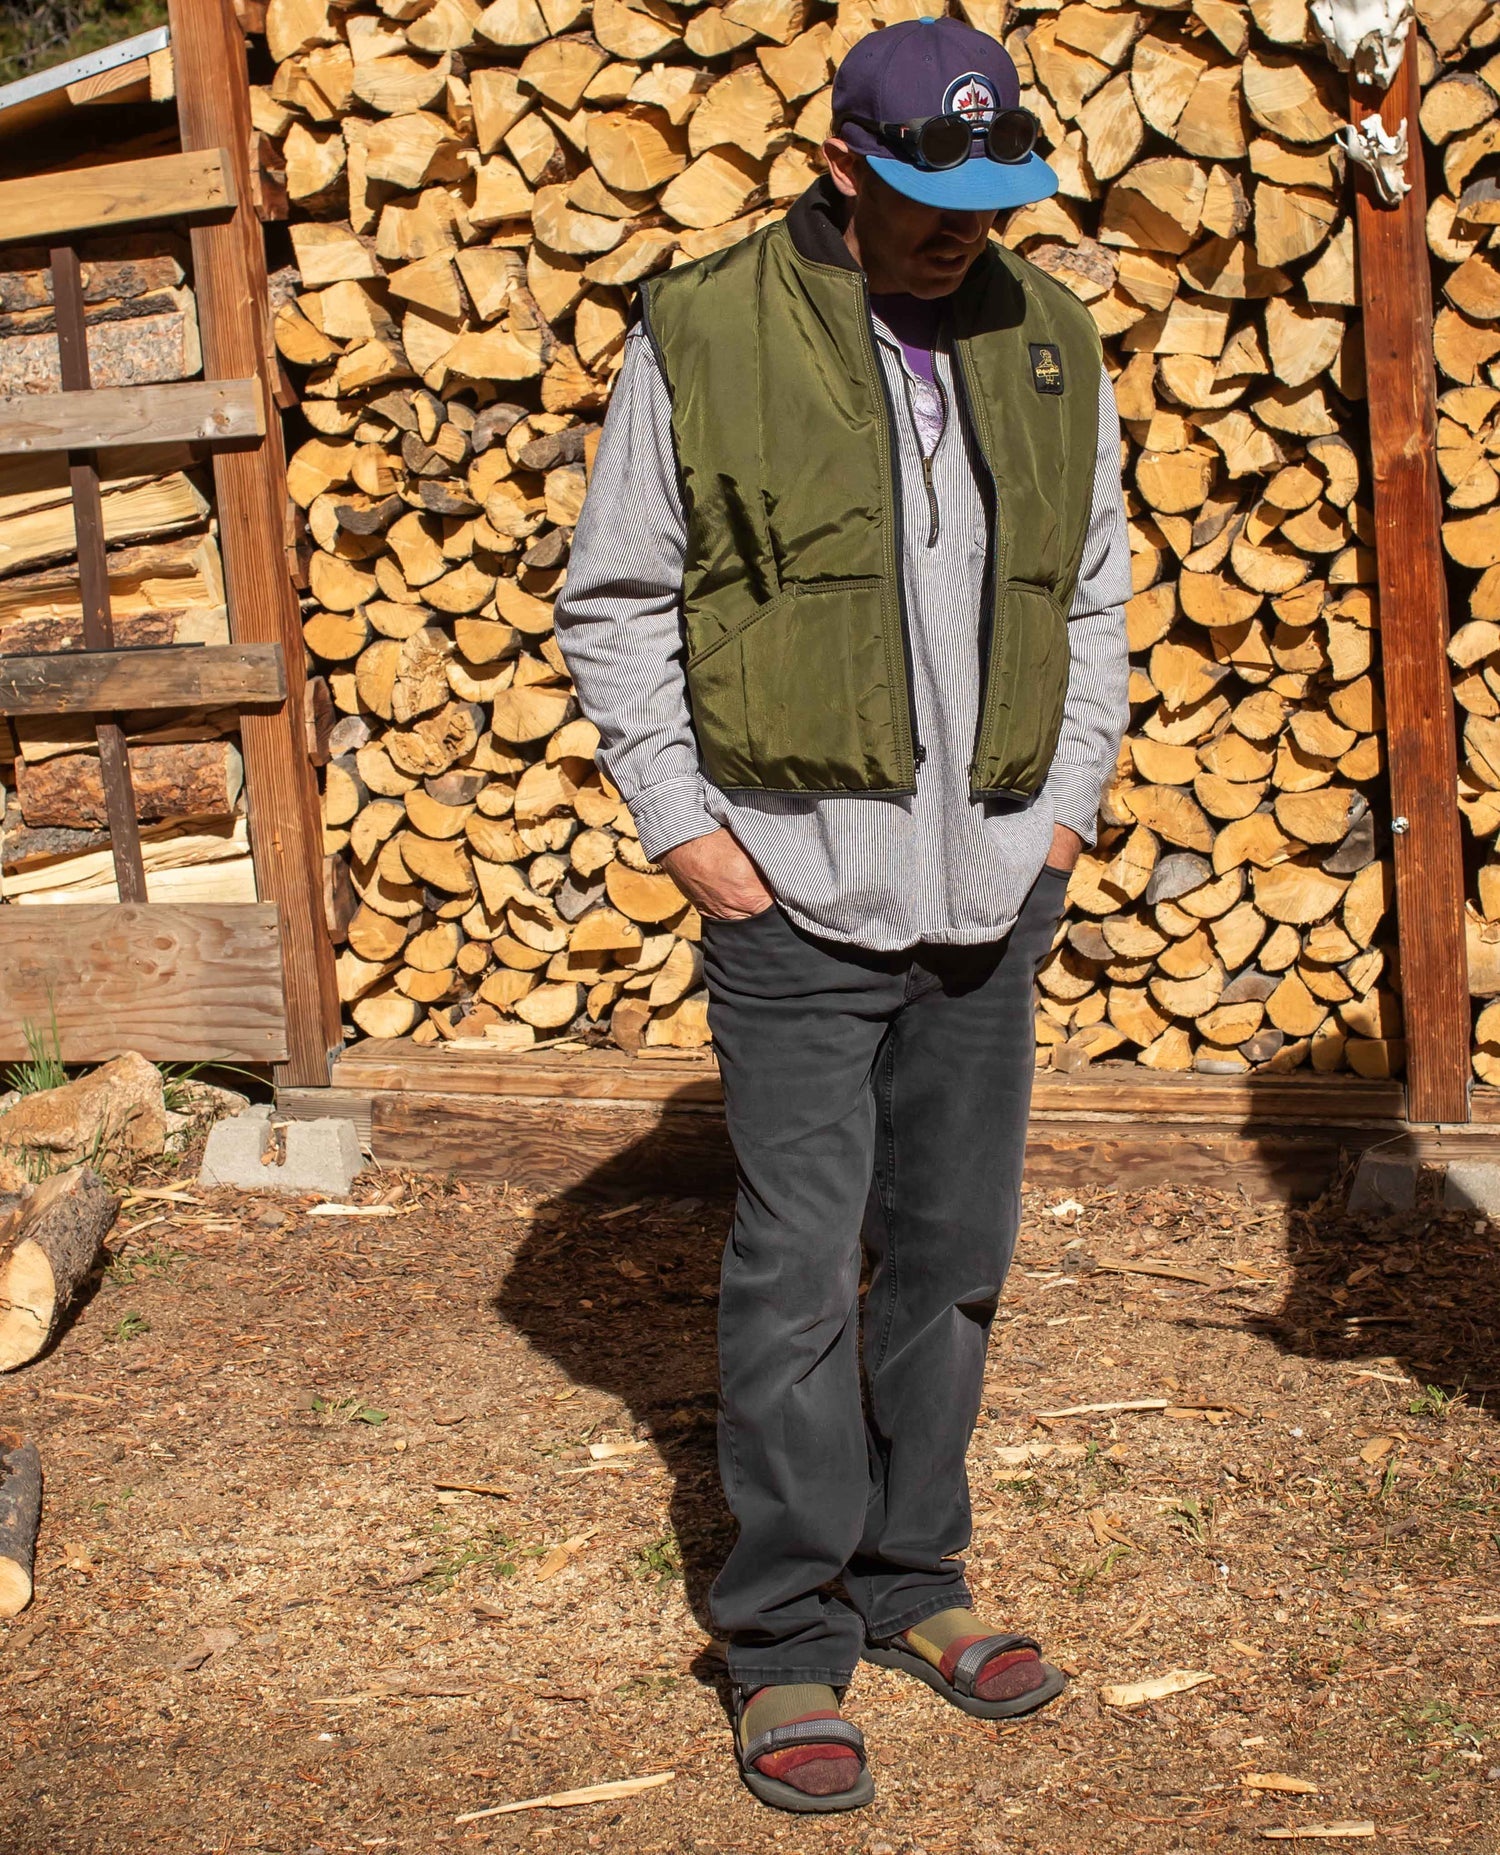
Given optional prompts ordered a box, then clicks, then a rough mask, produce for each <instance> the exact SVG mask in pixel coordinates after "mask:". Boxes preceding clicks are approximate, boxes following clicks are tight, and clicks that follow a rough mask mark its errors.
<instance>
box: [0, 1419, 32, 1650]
mask: <svg viewBox="0 0 1500 1855" xmlns="http://www.w3.org/2000/svg"><path fill="white" fill-rule="evenodd" d="M41 1521H42V1459H41V1457H40V1456H39V1455H38V1454H37V1450H36V1444H35V1443H28V1442H27V1441H26V1440H25V1438H24V1437H22V1436H21V1435H19V1434H18V1433H17V1432H16V1431H15V1430H0V1617H16V1616H19V1615H20V1614H21V1612H22V1611H23V1610H24V1609H25V1608H26V1606H27V1605H28V1604H29V1603H30V1602H31V1592H32V1573H33V1572H34V1571H35V1569H36V1535H37V1528H38V1527H39V1526H40V1525H41Z"/></svg>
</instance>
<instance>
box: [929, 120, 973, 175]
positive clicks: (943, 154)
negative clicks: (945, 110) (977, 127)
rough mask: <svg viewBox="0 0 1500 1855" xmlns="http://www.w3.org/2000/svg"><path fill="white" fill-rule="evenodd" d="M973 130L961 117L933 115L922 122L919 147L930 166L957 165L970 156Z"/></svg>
mask: <svg viewBox="0 0 1500 1855" xmlns="http://www.w3.org/2000/svg"><path fill="white" fill-rule="evenodd" d="M972 139H973V131H972V130H971V129H970V127H969V125H968V124H967V123H966V122H964V121H963V120H962V119H961V118H957V117H953V116H931V117H929V118H928V119H927V121H926V122H924V123H923V124H922V132H921V135H920V136H919V138H918V142H917V148H918V152H919V153H920V155H921V157H922V159H923V161H925V162H926V164H927V166H928V167H937V168H943V167H957V166H958V164H959V163H960V162H961V161H966V160H968V158H969V147H970V144H971V142H972Z"/></svg>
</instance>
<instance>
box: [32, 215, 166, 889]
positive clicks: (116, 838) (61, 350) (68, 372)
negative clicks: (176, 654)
mask: <svg viewBox="0 0 1500 1855" xmlns="http://www.w3.org/2000/svg"><path fill="white" fill-rule="evenodd" d="M51 263H52V305H53V315H54V317H55V319H56V322H57V357H58V369H59V372H60V373H61V375H62V383H63V388H64V390H65V391H67V392H75V393H79V394H85V393H87V392H88V390H89V347H88V332H87V328H86V326H85V316H84V306H83V275H82V272H81V270H80V268H79V263H78V253H77V251H76V250H75V249H74V247H73V246H72V245H57V246H55V247H54V248H53V250H52V253H51ZM68 478H69V483H70V486H71V488H72V492H73V532H74V535H75V536H76V538H77V543H78V592H79V599H80V601H81V602H82V606H83V636H84V642H85V643H86V644H87V645H88V647H89V649H90V650H110V649H111V648H112V647H113V645H114V641H115V634H114V625H113V622H112V620H111V617H110V606H109V562H108V558H107V555H106V551H105V545H104V506H103V503H102V501H101V499H100V495H99V471H98V467H97V465H96V462H95V459H94V454H93V452H92V451H87V450H80V451H71V450H70V451H69V452H68ZM94 732H95V736H96V738H97V740H98V742H99V766H100V771H101V774H102V776H103V781H104V800H105V807H106V811H107V813H108V817H109V838H110V849H111V851H112V852H113V855H114V862H115V887H116V890H117V891H118V893H119V897H120V900H121V901H122V902H144V901H145V899H146V869H145V865H144V864H143V863H142V861H141V833H140V826H139V825H138V824H137V822H136V816H135V793H134V791H133V789H132V787H131V783H130V760H129V756H128V755H127V753H126V751H125V732H124V729H123V728H122V727H121V726H120V723H119V718H118V717H110V716H104V717H101V718H100V721H99V723H98V726H97V727H96V729H95V731H94Z"/></svg>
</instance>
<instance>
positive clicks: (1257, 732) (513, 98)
mask: <svg viewBox="0 0 1500 1855" xmlns="http://www.w3.org/2000/svg"><path fill="white" fill-rule="evenodd" d="M933 10H936V9H935V8H934V5H933V0H842V4H840V5H839V6H838V7H837V9H836V10H835V9H834V8H833V7H832V6H830V5H828V4H824V3H823V0H727V4H723V5H719V4H713V3H711V0H710V3H709V4H699V5H696V6H695V5H693V4H691V3H690V0H689V3H687V4H675V3H669V0H629V3H627V0H593V4H592V6H590V5H588V4H586V0H494V4H492V5H490V6H488V7H487V8H485V9H484V10H482V11H481V10H480V8H479V6H478V5H477V4H476V0H380V3H379V5H378V6H377V5H376V4H375V3H374V0H365V3H364V4H360V5H357V6H348V7H345V6H339V7H332V6H330V5H329V3H328V0H271V5H270V6H269V8H268V13H267V34H268V40H269V49H270V52H271V54H272V57H273V58H274V60H275V61H276V62H275V75H274V78H273V79H272V81H271V82H270V83H269V84H267V85H265V86H263V87H261V88H260V89H259V90H258V91H257V92H256V94H255V98H254V114H255V121H256V126H257V130H258V132H259V135H260V137H261V146H262V150H263V161H264V162H265V163H266V164H267V166H268V168H269V169H270V170H271V172H270V175H269V180H268V185H269V186H272V187H275V186H281V185H284V188H285V192H286V194H287V196H288V197H289V199H290V201H291V218H292V224H291V226H290V241H291V252H292V255H293V257H294V259H295V270H294V271H291V272H289V273H288V275H287V277H286V278H285V279H284V280H283V282H284V283H286V284H289V285H290V286H291V288H289V289H288V290H287V293H286V300H285V301H284V302H283V303H282V304H281V307H280V308H279V310H278V313H277V318H276V338H277V341H278V344H279V346H280V348H281V352H282V354H283V356H284V357H285V358H286V360H287V361H288V362H289V363H291V364H292V366H293V368H294V369H295V371H296V378H297V380H298V383H299V388H300V393H301V413H302V417H303V419H304V420H305V422H306V426H307V427H308V428H310V429H309V430H308V432H307V433H306V435H305V441H304V442H301V443H300V444H297V445H294V447H293V457H292V462H291V490H292V495H293V498H294V500H295V501H296V503H297V504H298V505H299V507H300V508H301V510H302V511H303V512H304V517H305V529H306V539H307V543H308V549H309V559H308V572H307V604H306V614H305V617H306V636H307V640H308V644H309V647H310V649H311V650H312V652H313V654H314V656H315V657H316V658H317V659H318V660H319V662H320V664H321V666H322V668H323V670H324V672H325V674H326V675H327V678H328V682H329V684H330V687H331V691H332V695H333V700H334V704H335V706H336V708H337V709H338V711H340V714H339V719H338V720H337V722H336V724H335V726H334V730H333V737H332V740H331V741H330V744H329V745H330V750H331V753H332V758H331V760H330V763H329V766H328V769H327V775H326V780H325V790H324V806H325V822H326V827H327V832H328V844H329V849H330V851H331V852H332V853H334V854H337V855H340V856H343V857H346V858H347V860H348V868H349V872H350V876H351V878H352V883H353V888H354V890H355V891H356V892H357V895H358V898H359V906H358V909H357V911H356V912H355V913H354V914H353V916H352V918H351V919H350V920H349V922H348V927H347V945H346V946H345V947H344V950H343V952H342V954H341V956H340V974H341V982H342V987H343V995H344V997H345V999H346V1001H347V1003H348V1006H349V1009H350V1012H351V1015H352V1018H353V1021H354V1024H355V1025H356V1026H357V1027H358V1029H359V1030H360V1031H362V1032H364V1033H365V1034H367V1035H370V1036H376V1037H385V1036H392V1035H403V1034H408V1033H409V1034H412V1035H414V1036H416V1037H418V1038H420V1039H423V1040H433V1039H437V1038H443V1039H449V1038H460V1039H463V1038H484V1039H486V1040H487V1041H490V1042H492V1043H498V1044H500V1045H501V1046H502V1047H507V1048H520V1047H526V1046H528V1045H530V1044H532V1043H534V1042H535V1041H538V1040H546V1039H552V1038H558V1037H573V1038H578V1037H583V1038H584V1039H585V1040H587V1039H589V1038H593V1037H602V1036H604V1035H606V1034H607V1035H611V1036H612V1037H613V1039H614V1041H615V1042H616V1043H618V1044H620V1045H621V1046H623V1047H625V1048H627V1049H635V1048H638V1047H639V1046H640V1045H641V1044H642V1043H644V1044H646V1045H648V1046H650V1045H657V1044H662V1045H675V1046H692V1045H694V1044H697V1043H701V1042H703V1041H705V1040H706V1038H707V1027H706V1020H705V1011H704V998H703V993H702V989H701V979H700V967H699V960H698V955H697V949H696V946H695V944H694V943H695V942H696V940H697V938H698V922H697V920H696V917H695V915H694V912H693V910H692V909H691V908H689V907H688V906H687V905H686V902H685V900H684V898H683V897H682V896H681V895H680V893H679V892H678V891H677V890H676V888H675V887H674V885H673V884H672V882H671V880H670V878H668V877H667V876H666V875H665V874H663V873H660V872H658V871H656V870H654V869H653V868H652V866H651V865H650V864H649V863H648V862H647V861H646V859H645V858H644V856H643V855H642V853H641V849H640V845H639V841H638V839H637V837H636V835H635V831H634V827H633V825H632V823H631V820H630V816H629V812H628V810H627V809H626V808H625V807H624V806H623V805H622V804H621V802H620V799H619V795H618V794H617V793H616V792H615V791H614V790H613V789H612V787H611V786H610V785H609V783H608V781H607V780H606V779H605V778H604V777H603V776H602V775H601V774H600V772H599V771H598V770H597V768H596V767H595V766H594V764H593V762H592V758H591V756H592V751H593V748H594V746H595V736H594V731H593V729H592V728H591V726H590V724H589V723H588V722H587V721H586V720H585V719H583V718H582V717H580V715H579V713H578V710H577V705H576V700H575V697H574V695H573V692H572V690H571V687H570V685H569V682H568V678H567V674H566V670H565V666H564V664H563V661H562V658H561V656H560V654H559V652H558V649H557V644H556V641H555V639H554V637H553V635H552V631H551V614H550V601H551V599H552V597H553V595H554V594H555V593H556V592H557V590H558V588H559V586H560V584H561V582H562V579H563V577H564V575H565V573H566V567H567V557H568V547H569V541H570V537H571V533H572V528H573V524H574V521H575V519H576V516H577V513H578V508H579V505H580V502H581V498H582V495H583V490H584V486H585V481H586V472H587V467H588V463H589V460H590V457H591V455H592V448H593V445H594V443H595V442H596V439H597V433H598V429H599V423H600V419H601V416H602V413H603V410H604V407H605V404H606V402H607V398H608V392H609V386H610V382H611V380H612V378H613V375H614V373H615V371H616V370H617V368H618V365H619V357H620V352H621V346H622V343H623V339H624V333H625V328H626V324H627V317H628V315H629V309H630V290H631V286H632V285H633V284H634V283H635V282H636V281H637V280H639V279H640V278H642V277H644V276H647V275H649V274H651V273H652V272H654V271H656V270H659V269H661V268H663V267H665V266H668V265H671V264H675V263H679V262H683V261H686V260H689V259H691V258H694V257H697V256H699V255H701V254H704V253H707V252H709V251H712V250H715V249H718V248H720V247H722V246H724V245H726V244H728V243H730V242H732V241H733V240H736V239H738V238H740V237H743V236H744V235H745V234H746V233H748V232H750V231H752V230H753V229H754V228H755V227H756V226H758V225H760V224H762V223H763V222H764V221H765V219H766V218H767V217H768V216H771V215H775V214H779V213H781V212H783V211H785V209H786V207H787V205H788V204H789V203H790V201H791V200H792V199H793V198H795V196H796V195H797V194H798V193H800V192H801V191H802V189H803V188H804V187H805V186H806V185H807V184H808V182H809V181H810V180H811V179H812V178H813V177H814V175H815V174H816V172H817V171H818V165H819V157H818V147H819V144H820V142H821V141H822V139H823V138H824V136H825V134H826V133H827V130H828V126H829V85H830V81H831V76H832V72H833V70H834V68H835V67H836V65H837V63H838V61H839V59H840V58H841V57H842V55H843V53H844V52H845V50H846V49H847V48H848V47H849V46H850V45H851V44H853V43H854V42H856V41H857V40H858V39H859V38H860V37H862V36H863V35H864V34H865V33H867V32H869V31H871V30H873V29H876V28H878V27H879V26H882V25H885V24H889V23H892V22H893V21H895V20H896V19H898V18H905V17H912V16H915V15H918V14H921V13H924V12H929V11H933ZM960 10H961V11H962V12H963V14H964V15H965V16H966V17H968V18H969V19H970V20H971V21H973V23H975V24H977V25H980V26H983V27H984V28H986V29H988V30H990V31H995V32H999V33H1001V34H1003V36H1004V37H1005V40H1006V43H1007V45H1008V46H1009V48H1010V50H1011V52H1012V54H1013V56H1014V57H1015V59H1016V62H1017V65H1018V66H1019V68H1020V71H1021V74H1022V81H1023V84H1024V86H1025V89H1024V93H1023V100H1024V101H1025V102H1026V103H1027V104H1029V106H1030V107H1031V108H1033V109H1034V110H1035V111H1036V112H1037V113H1038V115H1039V116H1040V117H1041V119H1042V122H1043V125H1044V131H1045V136H1046V140H1047V142H1048V144H1049V145H1050V148H1051V151H1052V153H1051V159H1052V161H1053V163H1054V165H1055V166H1056V168H1057V169H1058V172H1059V173H1060V175H1061V177H1062V192H1061V194H1060V195H1059V196H1058V197H1057V198H1055V199H1053V200H1050V201H1047V202H1045V203H1044V204H1042V205H1039V206H1035V207H1030V208H1026V209H1023V210H1022V211H1020V212H1018V213H1016V214H1015V215H1014V216H1012V218H1011V219H1010V221H1009V223H1008V224H1007V225H1006V226H1005V227H1004V228H1003V236H1004V238H1005V241H1006V242H1007V244H1009V245H1011V246H1012V247H1013V248H1015V249H1018V250H1020V251H1021V252H1023V253H1024V254H1025V255H1026V256H1027V257H1028V258H1030V259H1031V260H1032V261H1033V262H1034V263H1036V264H1038V265H1040V266H1041V267H1043V268H1044V269H1046V270H1047V271H1049V272H1050V273H1051V274H1052V275H1053V276H1055V277H1057V278H1059V279H1060V280H1061V281H1063V282H1064V283H1066V284H1067V285H1068V287H1069V288H1071V289H1072V290H1073V291H1074V292H1075V294H1076V295H1077V296H1078V297H1079V298H1080V299H1081V300H1082V301H1083V302H1085V303H1086V304H1087V305H1088V307H1089V309H1090V311H1091V313H1092V314H1093V316H1094V317H1095V319H1096V321H1097V323H1098V325H1099V328H1100V330H1101V332H1102V334H1103V335H1104V336H1105V348H1106V356H1107V359H1108V365H1109V368H1110V371H1111V373H1112V374H1113V375H1114V376H1115V382H1116V391H1117V394H1118V397H1119V403H1120V409H1121V413H1122V416H1123V418H1124V421H1125V431H1126V438H1127V442H1126V459H1125V461H1126V478H1127V485H1128V492H1129V514H1130V529H1131V547H1132V552H1133V559H1134V567H1135V597H1134V599H1133V601H1132V603H1131V606H1130V609H1129V625H1130V636H1131V643H1132V647H1133V651H1134V665H1135V668H1134V672H1133V677H1132V687H1131V696H1132V704H1133V707H1132V714H1133V722H1132V728H1131V732H1130V736H1129V738H1128V740H1127V743H1126V745H1125V748H1124V750H1123V751H1122V754H1121V757H1120V763H1119V767H1118V769H1117V775H1116V778H1115V780H1114V782H1113V784H1112V786H1111V789H1110V791H1109V793H1108V795H1107V797H1106V799H1105V804H1104V808H1103V825H1102V830H1101V835H1100V840H1099V844H1098V846H1097V849H1096V850H1094V851H1093V852H1092V853H1090V854H1089V855H1087V856H1085V857H1084V859H1083V860H1082V862H1081V863H1080V865H1079V868H1078V871H1077V874H1076V876H1075V878H1074V880H1073V883H1072V886H1071V890H1070V907H1069V912H1068V915H1067V918H1066V920H1065V922H1064V924H1063V925H1062V927H1061V928H1060V929H1059V934H1058V939H1057V943H1056V945H1055V946H1054V948H1053V950H1052V953H1051V955H1050V956H1049V958H1048V959H1047V960H1046V961H1045V963H1044V965H1043V967H1042V970H1041V975H1040V981H1041V993H1040V1010H1039V1016H1038V1025H1037V1036H1038V1053H1039V1061H1041V1062H1043V1063H1051V1064H1054V1065H1055V1066H1057V1067H1059V1068H1063V1069H1074V1068H1077V1067H1080V1066H1082V1065H1084V1064H1086V1063H1088V1062H1090V1061H1092V1060H1094V1059H1095V1058H1097V1057H1100V1056H1106V1055H1111V1054H1112V1055H1114V1056H1115V1057H1117V1058H1118V1057H1124V1058H1130V1057H1134V1058H1136V1059H1137V1060H1139V1061H1141V1062H1144V1063H1146V1064H1148V1065H1150V1066H1152V1067H1156V1068H1164V1069H1174V1070H1181V1069H1190V1068H1198V1069H1200V1070H1207V1071H1210V1072H1216V1073H1224V1072H1235V1071H1243V1070H1247V1069H1251V1068H1260V1067H1263V1066H1269V1067H1270V1068H1272V1069H1273V1070H1282V1069H1291V1068H1293V1067H1296V1066H1297V1065H1299V1064H1303V1063H1308V1064H1311V1065H1312V1066H1313V1067H1315V1068H1318V1069H1323V1070H1328V1069H1336V1068H1340V1067H1350V1068H1353V1069H1354V1070H1356V1071H1357V1072H1359V1073H1360V1074H1363V1075H1369V1076H1384V1075H1388V1074H1391V1073H1393V1072H1394V1071H1396V1070H1398V1069H1399V1067H1400V1064H1401V1060H1402V1048H1403V1046H1402V1042H1401V1020H1400V1006H1399V997H1398V988H1397V981H1396V975H1395V974H1394V972H1393V970H1392V968H1391V963H1390V958H1389V947H1390V945H1391V941H1392V933H1391V929H1392V922H1391V918H1390V900H1391V888H1390V871H1389V860H1388V844H1387V842H1386V839H1385V835H1384V830H1383V827H1382V826H1381V825H1380V823H1379V820H1380V819H1381V818H1382V817H1383V814H1384V810H1385V807H1384V803H1383V799H1382V796H1381V795H1382V791H1383V770H1382V743H1381V729H1382V712H1381V702H1380V695H1379V688H1378V679H1379V672H1378V665H1377V650H1376V639H1377V614H1376V610H1375V603H1374V590H1375V566H1374V559H1373V554H1372V551H1371V527H1370V522H1371V518H1370V511H1369V482H1368V466H1367V460H1366V456H1365V448H1364V443H1363V436H1362V433H1363V408H1362V405H1361V403H1360V402H1361V400H1362V398H1363V393H1364V387H1363V380H1362V366H1361V349H1360V337H1359V318H1358V309H1357V304H1358V290H1357V282H1356V267H1355V251H1354V241H1353V225H1352V220H1351V216H1350V211H1349V192H1348V188H1347V186H1346V183H1345V175H1344V157H1343V154H1342V151H1341V150H1340V148H1339V147H1338V145H1337V143H1336V142H1335V140H1334V132H1335V130H1336V129H1337V128H1338V127H1339V126H1340V124H1341V122H1342V121H1343V120H1344V117H1345V107H1344V82H1343V79H1342V78H1340V77H1339V76H1338V75H1337V74H1336V73H1334V72H1333V71H1332V70H1331V68H1330V67H1329V65H1328V63H1327V61H1326V59H1325V57H1324V55H1323V53H1322V51H1321V48H1320V47H1319V46H1317V45H1316V44H1315V43H1314V39H1313V35H1312V33H1311V30H1310V27H1309V24H1308V15H1307V7H1306V5H1305V4H1304V0H1249V4H1248V5H1245V4H1238V3H1237V0H1195V3H1194V4H1193V5H1192V7H1191V9H1189V7H1188V6H1186V5H1165V6H1163V5H1150V6H1148V5H1144V4H1141V5H1091V4H1086V3H1084V0H1070V3H1069V4H1064V5H1062V6H1061V7H1060V8H1059V7H1056V6H1055V5H1054V4H1051V0H1048V4H1045V5H1042V4H1028V0H1020V3H1019V4H1017V5H1013V6H1010V5H1007V4H1006V3H1005V0H962V4H961V6H960Z"/></svg>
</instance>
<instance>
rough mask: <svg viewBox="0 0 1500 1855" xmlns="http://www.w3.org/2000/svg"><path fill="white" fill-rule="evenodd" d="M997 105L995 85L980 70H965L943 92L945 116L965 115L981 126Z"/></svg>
mask: <svg viewBox="0 0 1500 1855" xmlns="http://www.w3.org/2000/svg"><path fill="white" fill-rule="evenodd" d="M999 107H1000V99H999V98H998V97H997V96H996V95H995V86H994V85H993V84H992V83H991V82H990V80H989V79H988V78H987V77H986V76H985V75H984V74H983V72H980V71H965V72H964V74H963V76H962V77H955V78H954V80H953V82H952V83H951V84H950V85H949V86H948V88H947V89H946V90H945V91H944V92H943V114H944V115H945V116H967V117H968V119H969V121H970V122H972V123H974V124H975V125H976V126H979V127H983V125H984V124H985V123H987V122H988V121H989V119H990V118H991V116H993V115H994V114H995V111H996V110H997V109H999Z"/></svg>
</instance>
